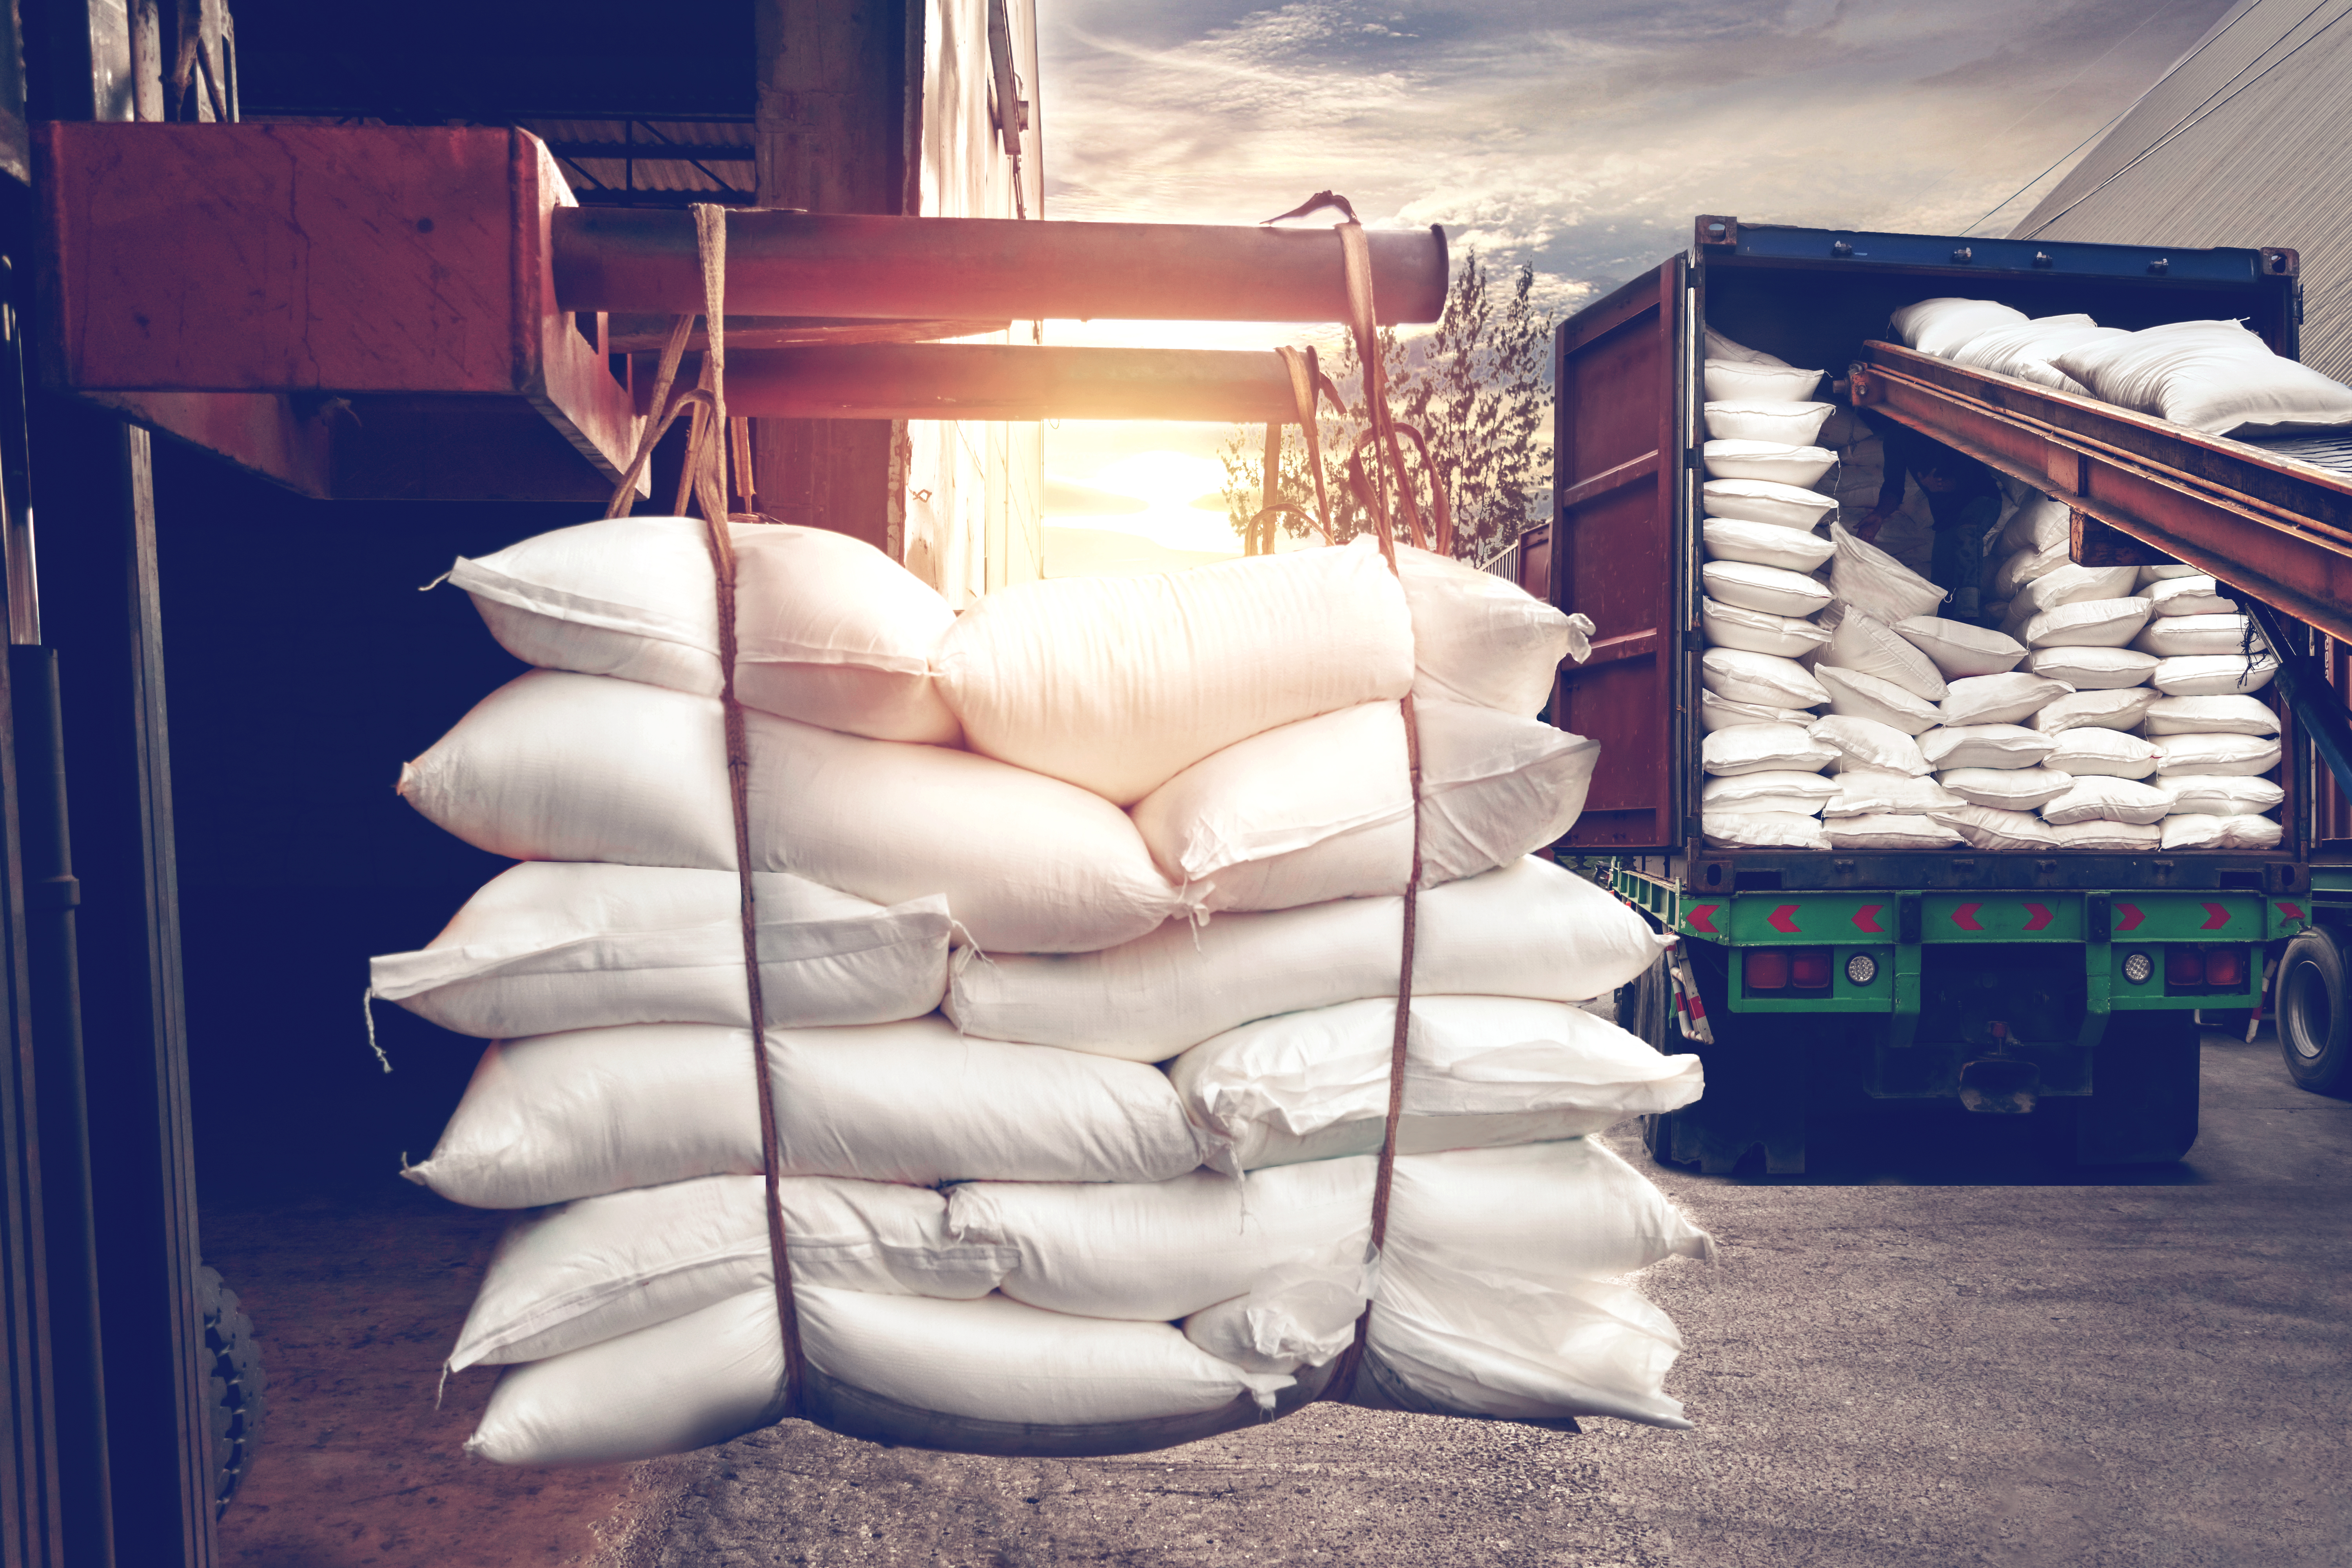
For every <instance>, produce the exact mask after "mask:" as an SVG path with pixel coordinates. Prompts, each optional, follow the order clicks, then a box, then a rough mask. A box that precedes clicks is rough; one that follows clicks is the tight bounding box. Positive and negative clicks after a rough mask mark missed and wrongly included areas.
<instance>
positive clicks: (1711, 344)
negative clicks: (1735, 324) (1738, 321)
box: [1705, 327, 1789, 368]
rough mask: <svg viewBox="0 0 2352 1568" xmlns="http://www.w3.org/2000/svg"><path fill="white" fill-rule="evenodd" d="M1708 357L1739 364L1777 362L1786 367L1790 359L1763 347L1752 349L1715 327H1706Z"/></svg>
mask: <svg viewBox="0 0 2352 1568" xmlns="http://www.w3.org/2000/svg"><path fill="white" fill-rule="evenodd" d="M1705 331H1706V358H1708V359H1719V360H1729V361H1732V362H1733V363H1738V364H1777V365H1780V366H1782V367H1783V368H1785V367H1786V366H1787V365H1788V363H1789V362H1788V361H1787V360H1784V359H1781V358H1780V357H1779V356H1777V355H1774V354H1768V353H1765V352H1764V351H1763V350H1762V349H1751V348H1749V347H1748V345H1747V344H1745V343H1738V342H1732V340H1730V339H1729V338H1727V337H1725V336H1724V335H1723V334H1722V333H1721V332H1718V331H1716V330H1715V329H1714V328H1713V327H1707V328H1706V329H1705Z"/></svg>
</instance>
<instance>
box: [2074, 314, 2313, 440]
mask: <svg viewBox="0 0 2352 1568" xmlns="http://www.w3.org/2000/svg"><path fill="white" fill-rule="evenodd" d="M2051 363H2052V364H2053V367H2054V368H2055V369H2057V370H2058V371H2060V372H2061V373H2063V374H2066V375H2071V376H2073V377H2074V379H2075V380H2076V381H2079V382H2081V383H2082V384H2084V385H2085V386H2087V387H2089V388H2090V389H2091V395H2092V396H2094V397H2097V398H2102V399H2104V400H2105V401H2106V402H2109V403H2112V404H2115V405H2117V406H2118V407H2123V408H2132V409H2137V410H2138V411H2139V412H2140V413H2143V414H2153V415H2155V416H2158V418H2161V419H2169V420H2171V421H2172V422H2173V423H2174V424H2176V425H2186V426H2189V428H2190V429H2192V430H2202V431H2204V432H2205V433H2206V434H2207V435H2209V436H2227V435H2230V434H2231V433H2232V432H2236V433H2238V434H2240V435H2242V436H2248V437H2251V436H2252V435H2255V434H2258V433H2263V432H2270V433H2277V432H2282V431H2287V430H2322V429H2335V428H2337V427H2339V426H2345V425H2352V387H2347V386H2345V385H2344V384H2341V383H2340V382H2336V381H2331V380H2329V379H2328V378H2327V377H2326V376H2325V375H2322V374H2320V373H2319V372H2317V371H2315V370H2313V369H2311V368H2310V367H2309V366H2307V365H2302V364H2297V363H2295V362H2294V361H2293V360H2291V359H2282V358H2280V357H2279V356H2278V355H2277V354H2274V353H2272V352H2271V349H2270V345H2269V344H2267V343H2265V342H2263V340H2262V339H2261V338H2259V337H2256V336H2255V335H2254V334H2253V333H2252V332H2250V331H2247V330H2246V329H2245V328H2244V327H2243V326H2242V325H2241V324H2240V323H2238V322H2236V321H2168V322H2166V323H2165V324H2164V325H2162V326H2158V327H2148V328H2146V329H2145V330H2143V331H2137V332H2132V333H2129V334H2128V335H2126V336H2124V337H2121V338H2116V339H2112V340H2109V341H2106V342H2095V343H2085V344H2084V345H2082V346H2081V347H2078V348H2073V349H2068V350H2067V351H2065V352H2064V353H2060V354H2058V355H2056V356H2055V357H2054V358H2053V360H2052V362H2051Z"/></svg>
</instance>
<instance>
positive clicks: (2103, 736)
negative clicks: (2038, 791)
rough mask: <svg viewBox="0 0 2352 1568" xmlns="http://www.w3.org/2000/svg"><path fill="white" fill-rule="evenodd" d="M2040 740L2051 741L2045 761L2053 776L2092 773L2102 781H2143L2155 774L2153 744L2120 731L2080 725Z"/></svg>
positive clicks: (2154, 748) (2078, 776)
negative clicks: (2107, 779) (2047, 757)
mask: <svg viewBox="0 0 2352 1568" xmlns="http://www.w3.org/2000/svg"><path fill="white" fill-rule="evenodd" d="M2043 738H2044V739H2045V740H2048V741H2050V742H2054V743H2053V745H2052V747H2051V751H2050V756H2049V759H2048V760H2049V765H2050V767H2051V769H2052V771H2053V772H2055V773H2072V774H2074V776H2075V777H2077V778H2080V777H2082V776H2084V775H2085V774H2093V773H2095V774H2097V775H2098V776H2099V777H2101V778H2116V779H2144V778H2146V777H2147V775H2148V774H2150V773H2154V772H2156V761H2157V757H2158V754H2159V753H2158V751H2157V749H2156V747H2155V745H2154V744H2153V743H2152V742H2147V741H2143V740H2141V739H2140V738H2139V737H2138V736H2137V735H2126V734H2125V733H2124V732H2123V731H2120V730H2107V729H2102V728H2101V727H2100V726H2098V725H2096V724H2082V725H2078V726H2076V727H2075V728H2074V729H2072V730H2063V731H2060V732H2059V733H2057V734H2055V735H2050V736H2045V737H2043Z"/></svg>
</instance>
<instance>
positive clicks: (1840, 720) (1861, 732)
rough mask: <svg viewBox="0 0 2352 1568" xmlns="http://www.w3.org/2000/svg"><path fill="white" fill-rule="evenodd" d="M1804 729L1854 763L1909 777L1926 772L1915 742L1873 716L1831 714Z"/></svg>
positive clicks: (1916, 776) (1925, 759) (1925, 760)
mask: <svg viewBox="0 0 2352 1568" xmlns="http://www.w3.org/2000/svg"><path fill="white" fill-rule="evenodd" d="M1805 732H1806V733H1807V734H1808V735H1811V737H1812V738H1813V739H1814V740H1816V741H1819V742H1822V744H1823V745H1827V746H1832V747H1835V748H1836V749H1837V751H1838V752H1839V753H1840V754H1842V755H1843V757H1844V758H1845V759H1846V760H1847V762H1848V763H1852V764H1854V765H1856V766H1860V767H1865V768H1883V769H1885V770H1887V771H1888V772H1891V773H1907V774H1909V775H1910V776H1912V777H1913V778H1918V777H1920V776H1922V775H1923V774H1925V773H1927V758H1925V757H1923V756H1921V755H1920V754H1919V742H1917V741H1916V740H1914V739H1913V738H1912V737H1911V736H1909V735H1907V734H1905V733H1904V732H1903V731H1900V730H1898V729H1896V728H1895V726H1893V725H1892V724H1882V723H1880V722H1879V721H1877V720H1875V719H1857V718H1855V717H1854V716H1853V715H1852V714H1850V713H1832V714H1830V715H1829V716H1828V717H1826V718H1822V719H1816V720H1814V721H1812V722H1811V724H1809V725H1807V726H1806V727H1805Z"/></svg>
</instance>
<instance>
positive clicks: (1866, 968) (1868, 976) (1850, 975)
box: [1845, 952, 1878, 985]
mask: <svg viewBox="0 0 2352 1568" xmlns="http://www.w3.org/2000/svg"><path fill="white" fill-rule="evenodd" d="M1845 977H1846V979H1847V980H1849V981H1851V982H1852V983H1853V984H1856V985H1867V984H1870V983H1871V982H1872V981H1874V980H1875V979H1877V978H1878V960H1876V959H1874V958H1873V957H1871V956H1870V954H1868V953H1866V952H1857V953H1855V954H1854V955H1853V957H1852V958H1849V959H1847V960H1846V961H1845Z"/></svg>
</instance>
